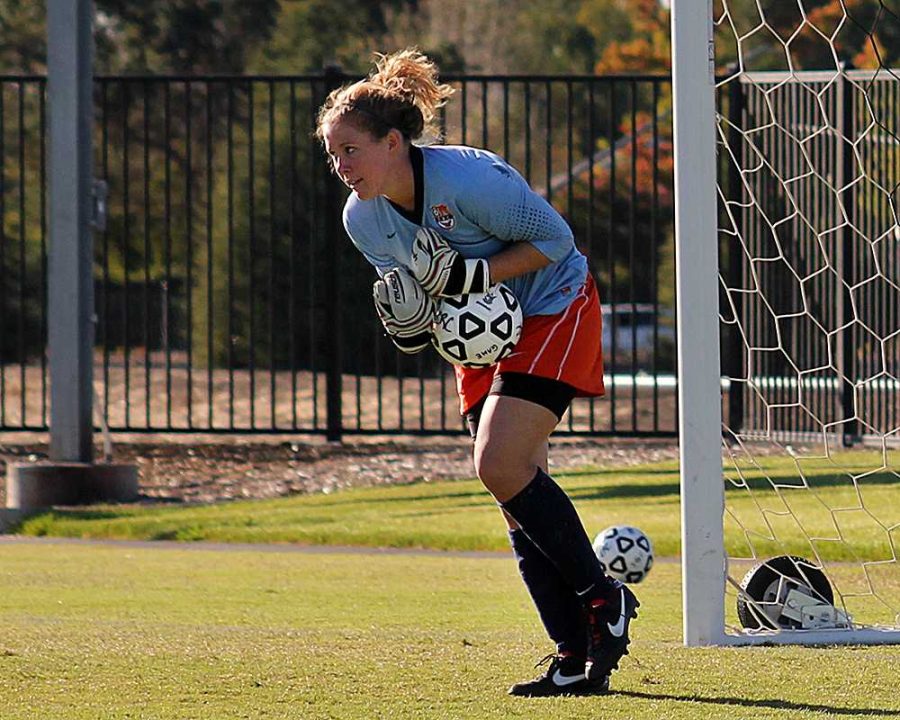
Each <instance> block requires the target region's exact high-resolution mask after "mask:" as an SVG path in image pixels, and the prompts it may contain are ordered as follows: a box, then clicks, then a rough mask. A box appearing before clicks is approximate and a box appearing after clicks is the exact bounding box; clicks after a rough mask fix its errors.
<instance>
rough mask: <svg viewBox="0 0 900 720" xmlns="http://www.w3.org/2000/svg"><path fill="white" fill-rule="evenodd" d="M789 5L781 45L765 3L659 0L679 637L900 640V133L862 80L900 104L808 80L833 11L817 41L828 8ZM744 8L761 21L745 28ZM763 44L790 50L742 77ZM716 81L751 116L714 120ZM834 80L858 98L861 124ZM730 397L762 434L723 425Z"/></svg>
mask: <svg viewBox="0 0 900 720" xmlns="http://www.w3.org/2000/svg"><path fill="white" fill-rule="evenodd" d="M873 2H874V3H875V5H876V6H877V5H879V3H878V0H873ZM784 3H785V5H787V4H788V3H796V5H797V8H798V11H797V17H798V18H799V24H798V27H797V29H796V33H795V34H794V35H790V34H788V33H783V34H782V35H779V34H778V32H777V31H776V30H777V28H775V27H774V25H775V23H774V22H771V23H770V22H768V21H767V18H765V17H764V16H765V13H766V12H767V11H766V10H764V9H763V7H762V4H759V3H753V2H750V3H740V2H729V0H716V1H715V6H714V3H713V0H671V39H672V82H673V99H672V101H673V132H674V150H675V237H676V285H677V293H676V294H677V302H678V308H677V310H678V312H677V339H678V353H679V355H678V397H679V416H678V423H679V442H680V461H681V502H682V510H681V518H682V581H683V611H684V627H683V630H684V643H685V644H686V645H688V646H702V645H738V644H809V645H813V644H816V645H818V644H877V643H900V561H898V549H900V446H898V440H900V422H898V415H900V411H898V410H897V408H898V407H900V380H898V374H900V359H898V356H900V319H898V316H900V221H898V208H897V207H896V206H895V201H896V200H897V199H898V195H900V193H898V192H897V188H898V187H900V169H898V168H900V137H898V134H900V131H898V128H897V125H896V122H895V119H894V118H893V116H892V115H891V116H884V115H881V114H880V112H881V111H880V110H879V107H881V105H880V103H881V100H879V99H878V96H877V93H875V92H874V91H873V90H872V83H874V80H875V79H879V80H882V79H885V78H886V79H887V80H888V81H889V82H890V83H891V84H892V88H894V89H891V91H890V92H891V93H892V94H891V96H890V97H891V98H892V99H891V101H890V102H891V107H892V108H896V113H895V114H900V102H895V99H896V98H900V74H896V73H895V71H886V70H885V69H884V68H880V67H879V68H877V69H875V70H871V71H867V72H868V74H866V73H862V74H861V75H859V76H857V75H854V74H853V73H851V72H849V71H848V70H847V68H846V67H845V65H844V64H843V63H842V61H841V60H839V57H838V53H837V52H835V53H834V54H833V55H834V63H833V66H831V67H825V68H816V70H817V72H816V73H809V74H808V75H804V71H803V68H801V67H795V66H794V64H793V63H794V62H795V61H796V57H795V54H796V52H797V49H796V47H797V46H796V45H795V44H792V43H794V41H795V39H796V38H797V37H799V36H800V35H802V34H804V33H806V34H807V35H810V36H815V40H816V41H817V42H819V43H820V44H827V43H831V42H832V41H833V40H834V37H836V36H837V33H838V31H839V30H840V29H841V27H842V26H841V25H840V22H841V18H840V17H838V20H837V22H838V23H839V24H838V26H837V29H836V30H835V31H834V32H833V33H832V35H830V36H829V34H828V33H827V32H822V31H820V30H819V29H817V28H816V26H815V23H814V22H813V21H812V20H811V19H810V18H811V17H812V15H811V13H810V10H813V9H815V8H816V7H818V6H820V5H822V3H809V4H810V5H811V6H812V7H811V8H804V7H803V6H804V0H784ZM733 8H735V9H733ZM748 8H750V9H749V10H748ZM753 8H755V12H757V13H758V15H759V18H758V26H757V25H754V24H753V23H750V24H749V25H747V26H746V27H738V24H739V23H738V15H739V13H741V12H743V13H745V19H746V16H747V15H752V12H753V11H754V10H753ZM841 8H842V9H844V6H843V4H841ZM844 13H845V16H846V13H847V11H846V9H844ZM879 17H880V16H879ZM843 19H844V20H846V21H847V23H848V25H849V24H850V23H851V21H853V20H854V19H853V18H847V17H844V18H843ZM781 20H783V15H782V17H781ZM856 25H857V27H858V28H859V27H862V26H860V25H859V23H856ZM717 28H718V31H717ZM723 32H730V33H731V34H732V35H731V42H732V44H731V49H732V50H733V49H734V48H736V50H737V56H738V58H737V61H736V62H735V63H734V64H733V65H732V66H731V68H730V69H729V70H728V71H727V73H726V70H725V67H724V66H723V65H721V64H719V65H717V63H716V57H715V49H716V48H715V39H716V37H717V35H721V34H722V33H723ZM872 32H873V37H874V32H875V31H874V30H872ZM765 42H769V43H770V45H771V46H774V52H773V55H777V51H778V50H779V49H781V50H783V53H782V54H783V56H784V57H782V58H781V60H782V61H784V63H783V67H779V68H778V69H779V73H777V74H771V73H770V74H768V75H766V73H759V72H755V71H756V70H758V69H761V70H770V69H771V68H770V67H762V68H756V67H751V66H752V65H753V62H752V60H753V59H755V58H756V57H759V56H760V54H761V53H763V52H764V51H765V50H766V48H765V46H764V43H765ZM779 43H780V46H779ZM872 45H873V47H874V46H875V43H874V42H873V43H872ZM876 55H877V52H876ZM751 56H752V57H751ZM879 60H880V56H879ZM773 64H777V63H774V61H773ZM860 72H862V71H860ZM723 74H728V75H729V77H728V78H727V79H725V80H723ZM860 78H862V79H860ZM870 81H871V82H870ZM729 82H731V83H741V85H740V86H739V87H741V88H749V90H748V91H747V92H748V93H749V92H750V91H752V92H755V93H757V95H759V96H760V97H761V98H763V100H762V101H761V103H760V108H761V109H759V112H758V115H756V116H755V115H753V113H752V112H749V111H748V112H744V114H743V115H742V116H739V120H740V121H741V122H749V123H752V124H751V125H747V126H743V127H742V126H740V125H739V124H738V120H735V116H731V117H723V115H722V114H721V111H719V112H717V107H718V100H719V99H720V97H721V95H723V94H724V93H723V92H722V91H723V90H727V89H730V87H726V85H728V83H729ZM816 83H819V84H816ZM783 88H788V90H783ZM895 89H896V95H894V94H893V93H894V92H895ZM782 92H787V93H788V94H789V102H786V103H785V104H784V105H783V106H782V105H778V103H779V102H780V100H779V97H780V95H779V93H782ZM844 92H852V93H856V94H857V95H858V96H859V102H857V103H856V104H855V105H853V106H852V108H851V109H850V110H848V111H846V112H845V114H844V119H847V118H850V115H851V114H853V113H856V114H857V115H859V117H860V118H861V122H860V125H859V127H860V128H861V129H859V130H857V131H854V132H855V134H853V133H851V131H850V130H848V129H847V128H846V127H845V126H843V125H842V124H841V119H840V117H839V116H840V113H841V112H842V111H841V109H840V108H841V105H840V100H841V98H842V97H843V96H842V95H841V93H844ZM790 93H794V94H793V95H790ZM801 97H808V98H810V99H811V107H812V108H813V110H810V111H808V112H807V111H805V110H801V109H799V108H801V106H802V103H800V102H799V101H798V98H801ZM833 98H837V103H838V104H837V105H835V106H834V107H837V111H835V112H836V113H837V116H836V115H835V112H833V109H832V108H833V104H830V103H832V100H833ZM884 106H885V107H886V106H887V103H885V105H884ZM803 107H805V106H803ZM847 107H850V105H847ZM885 112H887V113H894V111H893V110H886V111H885ZM791 113H795V114H797V117H796V118H793V119H792V117H790V114H791ZM804 113H805V114H804ZM867 114H868V116H867ZM800 115H803V116H802V117H800ZM741 118H743V119H742V120H741ZM851 119H852V118H851ZM771 128H774V129H775V131H776V133H775V134H776V136H777V139H778V142H782V141H783V142H784V143H786V144H787V147H786V149H784V150H782V149H779V148H775V149H773V148H774V146H771V145H767V144H766V143H769V142H770V141H769V140H764V135H765V131H767V130H768V129H771ZM873 128H874V129H873ZM826 141H827V142H828V143H830V144H829V145H828V148H827V151H822V152H821V153H820V152H819V151H818V150H817V149H816V148H817V147H818V146H819V144H821V143H822V142H826ZM732 143H733V145H732ZM870 147H871V148H876V147H877V148H878V149H877V153H880V154H877V153H876V151H875V150H871V151H870V149H869V148H870ZM735 148H737V149H735ZM827 163H831V165H832V167H831V168H830V169H829V168H827V167H825V168H824V169H823V167H824V165H825V164H827ZM723 168H725V173H727V172H729V171H730V172H731V183H732V185H731V186H729V187H725V188H723V187H722V185H723V180H722V175H723ZM764 183H769V184H768V185H766V188H765V192H763V190H762V189H761V188H762V185H763V184H764ZM725 184H727V183H725ZM772 184H774V185H775V186H776V187H775V189H774V190H773V189H772V187H771V185H772ZM763 195H765V198H767V199H763ZM773 198H774V199H773ZM766 203H770V204H771V205H766ZM773 208H777V209H773ZM860 212H862V213H870V214H871V215H872V219H871V222H869V221H864V220H863V219H860V218H858V217H857V215H858V214H859V213H860ZM754 224H755V225H754ZM757 225H758V226H761V227H762V236H764V237H763V240H761V241H758V240H756V239H754V237H755V236H753V237H752V233H753V232H756V231H755V230H753V229H752V227H756V226H757ZM751 226H752V227H751ZM760 243H762V245H760ZM791 243H794V244H795V245H796V246H797V247H798V248H800V249H799V250H798V249H796V248H792V247H791ZM729 244H731V246H730V247H728V246H729ZM760 248H763V249H760ZM854 253H855V255H854V257H856V256H858V257H859V258H861V259H860V260H859V261H858V262H856V263H854V262H851V260H850V255H851V254H854ZM720 256H721V257H720ZM728 261H730V262H731V267H730V269H727V268H725V269H723V268H722V265H723V264H725V265H727V264H728ZM735 268H736V269H735ZM729 273H731V274H729ZM776 275H777V278H776V279H775V280H773V277H775V276H776ZM777 283H782V284H783V286H782V285H777ZM776 286H777V287H776ZM773 288H774V289H773ZM767 292H771V293H772V296H771V297H769V296H767ZM776 296H777V297H776ZM826 301H830V302H832V303H833V304H834V305H835V307H837V308H838V309H837V310H836V311H834V312H831V311H828V310H827V309H826V310H822V309H821V307H820V305H821V304H822V302H826ZM867 303H868V304H869V306H870V307H869V308H868V309H866V304H867ZM894 304H896V305H897V309H896V310H895V309H893V305H894ZM885 308H887V309H885ZM755 312H759V313H761V314H763V315H764V317H763V319H762V320H761V321H757V320H756V319H753V313H755ZM823 313H824V314H823ZM826 315H827V319H826V317H825V316H826ZM873 318H874V319H873ZM885 318H887V319H885ZM758 322H761V323H762V325H764V326H765V327H763V329H762V330H760V329H759V327H757V324H756V323H758ZM722 328H727V332H725V333H723V332H722V330H721V329H722ZM723 337H725V338H726V339H727V338H729V337H730V338H732V339H733V340H735V343H733V344H730V345H729V344H723V341H722V338H723ZM797 347H801V348H805V349H801V350H799V351H797V350H796V348H797ZM810 348H811V349H810ZM819 349H821V352H819ZM798 353H799V354H798ZM869 356H871V358H870V359H871V361H870V359H867V358H869ZM772 358H775V359H777V361H778V362H777V363H776V365H778V367H782V368H783V370H781V371H779V373H778V374H777V376H774V375H773V373H772V370H771V369H770V366H771V363H770V360H771V359H772ZM823 358H824V359H823ZM723 363H724V365H725V367H726V370H724V371H723ZM729 391H730V392H729ZM867 393H868V394H867ZM872 393H876V394H878V399H877V400H876V401H875V404H874V405H872V403H869V401H868V400H866V398H867V397H869V396H870V395H871V394H872ZM826 396H827V397H826ZM741 398H749V400H747V401H746V402H747V403H748V404H750V405H755V406H757V409H759V408H761V410H760V412H759V413H758V414H757V416H756V417H757V420H758V421H757V422H756V424H753V423H749V424H747V423H744V424H743V425H742V424H741V421H740V419H739V420H738V421H737V422H736V421H735V420H734V418H735V417H736V415H735V411H736V409H737V415H740V412H741V408H743V407H744V404H743V403H744V402H745V400H743V399H741ZM821 398H825V400H822V399H821ZM736 399H737V400H736ZM738 400H739V405H735V402H737V401H738ZM729 403H730V405H729ZM723 406H724V407H725V408H726V409H727V410H726V411H725V412H723ZM870 406H871V407H873V408H875V409H873V410H870ZM876 411H877V413H878V415H877V417H876V416H875V413H876ZM723 415H724V417H723ZM798 417H800V418H801V420H797V418H798ZM723 420H724V422H723ZM847 446H852V447H849V448H848V447H847ZM732 505H733V507H732ZM754 573H756V575H755V576H754ZM742 577H743V580H742ZM760 588H762V589H760ZM735 606H737V610H735Z"/></svg>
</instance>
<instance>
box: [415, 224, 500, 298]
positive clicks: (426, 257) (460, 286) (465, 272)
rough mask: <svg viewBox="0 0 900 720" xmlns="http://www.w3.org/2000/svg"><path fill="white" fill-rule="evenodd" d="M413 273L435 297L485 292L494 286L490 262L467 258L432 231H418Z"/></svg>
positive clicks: (420, 229)
mask: <svg viewBox="0 0 900 720" xmlns="http://www.w3.org/2000/svg"><path fill="white" fill-rule="evenodd" d="M412 271H413V275H415V276H416V280H418V281H419V283H420V284H421V285H422V288H423V289H424V290H425V292H427V293H428V294H429V295H431V296H432V297H456V296H458V295H466V294H468V293H483V292H486V291H487V289H488V288H489V287H490V284H491V274H490V269H489V267H488V261H487V260H486V259H484V258H469V259H466V258H464V257H463V256H462V255H460V254H459V253H458V252H456V250H454V249H453V248H452V247H450V246H449V245H448V244H447V241H446V240H444V238H442V237H441V236H440V235H439V234H438V233H437V232H435V231H434V230H431V229H429V228H419V229H418V230H417V231H416V237H415V239H414V240H413V244H412Z"/></svg>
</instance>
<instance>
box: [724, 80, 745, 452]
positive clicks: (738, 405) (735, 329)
mask: <svg viewBox="0 0 900 720" xmlns="http://www.w3.org/2000/svg"><path fill="white" fill-rule="evenodd" d="M729 72H734V73H736V72H737V68H729ZM743 116H744V88H743V87H742V86H741V83H740V81H739V80H738V79H737V78H734V79H732V81H731V82H730V83H729V84H728V147H729V149H730V150H731V153H732V154H735V155H737V162H740V160H741V152H742V148H743V143H742V135H741V131H740V128H741V127H742V121H743ZM725 158H726V162H728V196H729V200H734V199H736V198H741V199H743V195H744V191H743V182H742V180H741V174H740V171H739V169H738V166H737V163H736V162H731V160H730V157H729V156H728V155H727V154H726V155H725ZM742 204H743V203H742ZM743 212H744V211H743V210H742V209H740V207H739V208H738V209H737V210H736V211H735V213H736V214H735V223H736V225H737V227H736V228H735V230H736V231H737V233H738V235H739V236H741V237H743V224H744V223H743V219H744V217H743ZM727 253H728V280H729V282H728V285H729V287H743V284H742V283H741V276H742V274H743V268H744V258H743V256H742V254H741V252H740V251H739V250H738V249H737V248H736V247H735V246H734V243H731V244H730V246H729V247H728V248H727ZM731 300H732V303H733V305H734V315H735V317H734V324H733V325H732V326H731V328H730V329H729V331H728V332H727V333H726V335H725V337H726V338H727V342H728V348H727V350H726V353H725V365H726V367H725V372H726V375H727V376H728V377H729V378H730V379H731V384H730V385H729V387H728V429H729V430H730V432H731V433H733V434H735V435H736V434H737V433H739V432H740V431H741V428H742V426H743V424H744V383H738V382H735V378H738V377H743V376H744V374H745V368H746V358H745V353H744V342H743V339H742V338H741V332H740V327H741V314H742V313H743V303H742V301H741V293H734V296H733V297H732V298H731Z"/></svg>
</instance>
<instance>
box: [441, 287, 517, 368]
mask: <svg viewBox="0 0 900 720" xmlns="http://www.w3.org/2000/svg"><path fill="white" fill-rule="evenodd" d="M521 334H522V306H521V305H519V301H518V300H517V299H516V296H515V295H513V293H512V291H511V290H510V289H509V288H508V287H506V285H503V284H502V283H498V284H497V285H493V286H492V287H490V288H488V291H487V292H486V293H470V294H469V295H463V296H461V297H455V298H443V299H442V300H441V301H440V303H439V304H438V309H437V313H436V314H435V320H434V333H433V335H432V339H431V342H432V344H433V345H434V347H435V349H436V350H437V351H438V354H439V355H440V356H441V357H443V358H444V359H445V360H447V361H448V362H450V363H452V364H454V365H463V366H465V367H487V366H488V365H493V364H494V363H496V362H498V361H500V360H502V359H503V358H505V357H506V356H507V355H509V354H510V353H511V352H512V351H513V348H514V347H515V346H516V343H517V342H518V341H519V337H520V336H521Z"/></svg>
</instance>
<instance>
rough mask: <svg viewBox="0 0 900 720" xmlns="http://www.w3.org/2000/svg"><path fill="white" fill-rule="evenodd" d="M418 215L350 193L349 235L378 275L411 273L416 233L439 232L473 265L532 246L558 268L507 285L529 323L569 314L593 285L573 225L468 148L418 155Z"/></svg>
mask: <svg viewBox="0 0 900 720" xmlns="http://www.w3.org/2000/svg"><path fill="white" fill-rule="evenodd" d="M410 159H411V160H412V163H413V171H414V175H415V181H416V209H415V211H414V212H412V213H409V212H404V211H403V210H402V209H401V208H399V207H398V206H396V205H394V204H393V203H391V202H390V201H389V200H387V199H386V198H385V197H377V198H374V199H372V200H360V199H359V198H358V197H357V195H356V193H351V195H350V197H349V199H348V200H347V203H346V205H345V206H344V215H343V218H344V227H345V228H346V230H347V233H348V234H349V235H350V238H351V240H352V241H353V244H354V245H356V247H357V248H358V249H359V250H360V251H361V252H362V253H363V255H364V256H365V257H366V259H367V260H368V261H369V262H370V263H371V264H372V265H374V266H375V268H376V269H377V270H378V272H379V274H381V275H384V274H385V273H386V272H388V271H389V270H391V269H393V268H395V267H397V266H399V265H402V266H405V267H406V268H410V267H411V262H410V252H411V249H412V243H413V238H414V237H415V234H416V230H418V228H419V227H420V226H424V227H429V228H433V229H434V230H436V231H437V232H439V233H440V234H441V235H442V236H443V237H444V238H445V239H446V240H447V242H448V243H449V244H450V246H451V247H452V248H453V249H454V250H456V251H458V252H459V253H460V254H461V255H462V256H463V257H466V258H476V257H477V258H485V257H490V256H491V255H494V254H495V253H498V252H500V251H501V250H503V249H504V248H505V247H507V244H508V243H513V242H529V243H531V244H532V245H533V246H534V247H535V248H536V249H537V250H539V251H540V252H541V253H542V254H543V255H545V256H546V257H547V258H549V259H550V260H551V261H552V263H551V264H550V265H548V266H546V267H544V268H542V269H540V270H538V271H536V272H532V273H528V274H526V275H521V276H519V277H515V278H511V279H509V280H506V281H505V284H506V285H507V286H508V287H509V288H510V289H511V290H512V291H513V292H514V293H515V295H516V297H517V298H518V299H519V302H520V303H521V304H522V312H523V314H524V315H525V317H528V316H531V315H552V314H555V313H559V312H562V311H563V310H565V308H566V307H568V305H569V303H571V302H572V300H573V299H574V298H575V296H576V294H577V292H578V289H579V288H580V287H581V285H582V284H583V283H584V281H585V278H586V277H587V259H586V258H585V256H584V255H582V254H581V252H579V251H578V249H577V248H576V247H575V240H574V237H573V236H572V231H571V229H570V228H569V226H568V225H567V224H566V221H565V220H563V218H562V217H561V216H560V215H559V213H557V212H556V210H554V209H553V207H551V205H550V204H549V203H548V202H547V201H546V200H544V199H543V198H542V197H541V196H540V195H538V194H537V193H535V192H534V191H533V190H532V189H531V187H530V186H529V185H528V183H527V182H526V181H525V179H524V178H523V177H522V176H521V175H520V174H519V173H518V172H517V171H516V170H515V169H514V168H513V167H512V166H511V165H509V164H508V163H507V162H506V161H504V160H503V159H502V158H501V157H499V156H498V155H495V154H494V153H492V152H488V151H486V150H479V149H475V148H470V147H463V146H447V145H437V146H429V147H422V148H418V147H413V148H412V149H411V151H410Z"/></svg>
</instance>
